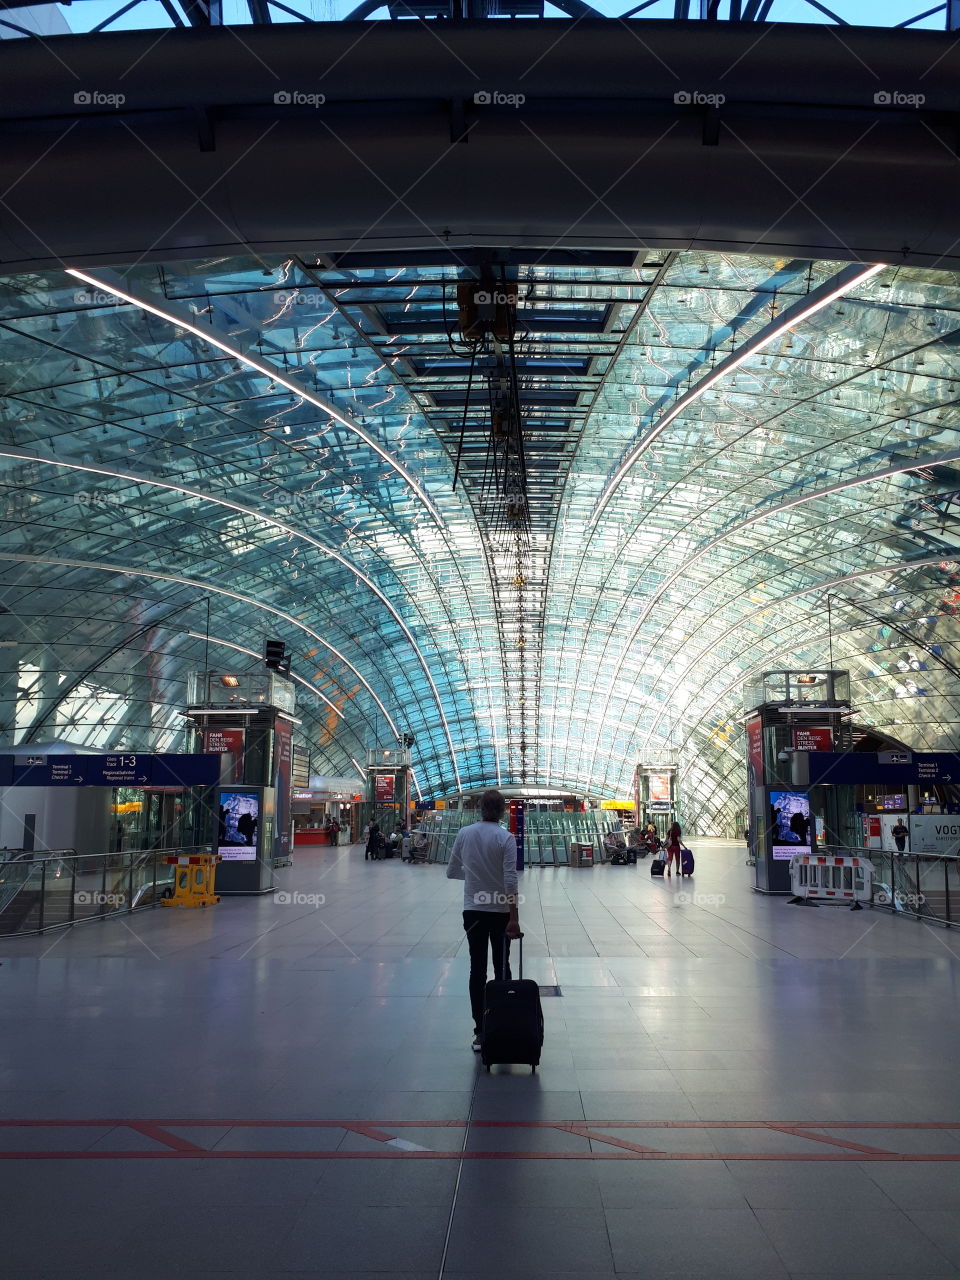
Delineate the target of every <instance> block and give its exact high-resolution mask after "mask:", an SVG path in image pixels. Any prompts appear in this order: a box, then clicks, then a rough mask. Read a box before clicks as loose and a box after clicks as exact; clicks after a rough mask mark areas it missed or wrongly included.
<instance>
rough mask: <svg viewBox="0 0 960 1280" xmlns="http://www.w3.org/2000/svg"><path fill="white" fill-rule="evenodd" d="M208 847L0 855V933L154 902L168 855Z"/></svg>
mask: <svg viewBox="0 0 960 1280" xmlns="http://www.w3.org/2000/svg"><path fill="white" fill-rule="evenodd" d="M4 852H6V851H4ZM16 852H18V853H21V852H23V851H16ZM211 852H212V846H211V845H209V844H202V845H172V846H169V847H165V848H160V849H128V850H124V851H123V852H120V853H117V852H106V853H87V854H78V853H75V852H73V851H72V850H71V851H70V852H69V853H66V851H64V850H45V851H37V852H36V853H32V851H31V856H30V857H22V856H18V857H16V858H12V859H4V860H3V861H0V935H2V936H5V937H11V936H26V935H31V934H37V933H45V932H46V931H47V929H54V928H64V927H68V926H70V925H74V924H82V923H86V922H87V921H88V920H105V919H108V918H109V917H110V916H114V915H129V914H131V913H132V912H134V911H143V910H145V909H146V908H147V907H151V908H152V907H155V906H156V905H157V903H158V902H159V901H160V899H161V896H163V895H162V894H161V892H160V891H161V888H162V887H163V886H165V885H166V884H167V883H168V882H169V883H172V880H173V873H174V868H173V866H172V865H170V863H169V862H168V859H169V858H171V857H173V856H183V855H186V854H196V853H211ZM117 860H119V862H118V861H117ZM11 877H12V879H11ZM8 881H9V883H8ZM28 895H29V896H28ZM54 908H56V910H54ZM78 908H80V909H81V910H80V911H79V912H78ZM83 908H91V909H90V910H87V911H84V910H83ZM51 917H53V918H51Z"/></svg>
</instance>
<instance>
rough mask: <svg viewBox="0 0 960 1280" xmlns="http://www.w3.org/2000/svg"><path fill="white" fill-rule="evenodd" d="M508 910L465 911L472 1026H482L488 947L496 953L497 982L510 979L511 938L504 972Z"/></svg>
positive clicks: (495, 970)
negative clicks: (504, 946) (504, 947)
mask: <svg viewBox="0 0 960 1280" xmlns="http://www.w3.org/2000/svg"><path fill="white" fill-rule="evenodd" d="M509 919H510V913H509V911H464V913H463V928H464V931H465V933H466V935H467V945H468V946H469V948H470V1008H471V1009H472V1010H473V1025H474V1027H475V1029H476V1030H477V1031H478V1032H479V1030H480V1028H481V1027H482V1026H483V989H484V987H485V986H486V985H487V948H488V947H489V948H490V950H491V951H492V952H493V976H494V977H495V978H496V979H497V981H498V982H499V981H501V980H502V979H503V978H505V977H506V978H509V977H510V939H509V938H508V939H507V968H506V973H504V969H503V941H504V938H503V935H504V932H505V931H506V928H507V921H508V920H509Z"/></svg>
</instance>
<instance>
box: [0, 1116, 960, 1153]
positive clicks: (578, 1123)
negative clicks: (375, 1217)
mask: <svg viewBox="0 0 960 1280" xmlns="http://www.w3.org/2000/svg"><path fill="white" fill-rule="evenodd" d="M465 1124H466V1122H465V1121H463V1120H394V1121H368V1120H195V1119H186V1120H131V1119H125V1120H102V1119H98V1120H0V1129H3V1128H7V1129H15V1128H30V1129H38V1128H43V1129H50V1130H53V1131H56V1130H57V1129H72V1128H77V1127H84V1128H92V1129H98V1128H102V1129H105V1130H108V1131H109V1130H111V1129H114V1130H120V1131H122V1130H124V1129H129V1130H132V1131H134V1132H136V1133H140V1134H142V1135H143V1136H144V1137H146V1138H149V1139H150V1140H152V1141H154V1142H156V1143H157V1144H158V1146H157V1150H155V1151H142V1150H137V1151H127V1150H124V1149H123V1148H122V1147H119V1146H118V1148H117V1149H115V1150H112V1151H111V1150H106V1149H103V1148H102V1147H99V1146H98V1147H97V1148H96V1149H91V1150H87V1151H59V1150H56V1149H52V1150H49V1151H0V1160H171V1159H174V1160H176V1159H193V1160H460V1159H466V1160H789V1161H811V1160H813V1161H816V1160H820V1161H834V1162H838V1161H840V1162H842V1161H854V1162H856V1161H860V1162H868V1161H902V1162H916V1161H939V1162H944V1163H951V1162H956V1161H960V1146H958V1149H957V1152H956V1153H955V1154H954V1153H943V1152H930V1153H926V1154H924V1153H909V1154H906V1153H901V1152H896V1151H891V1150H888V1149H885V1148H882V1147H873V1146H866V1145H864V1144H862V1143H858V1142H853V1141H851V1140H850V1139H849V1138H835V1137H832V1136H831V1135H830V1134H829V1133H822V1132H815V1130H830V1129H853V1130H859V1129H864V1130H870V1131H874V1132H876V1131H881V1132H882V1131H887V1132H889V1133H891V1134H895V1133H898V1132H919V1133H923V1132H927V1131H939V1130H948V1131H953V1130H958V1129H960V1121H952V1120H950V1121H917V1122H915V1123H911V1122H909V1121H877V1120H858V1121H842V1120H828V1121H815V1120H798V1121H794V1122H787V1121H772V1120H602V1121H600V1120H591V1121H587V1120H475V1121H473V1122H472V1123H471V1125H470V1128H471V1129H472V1130H480V1129H513V1130H520V1129H530V1130H538V1129H553V1130H557V1131H559V1132H562V1133H569V1134H573V1135H575V1136H577V1137H579V1138H581V1139H583V1141H584V1142H597V1143H603V1144H605V1145H606V1146H607V1147H615V1148H617V1150H614V1151H610V1150H606V1151H604V1150H600V1151H594V1150H588V1151H470V1150H468V1151H461V1150H459V1149H457V1150H453V1151H431V1150H413V1151H406V1150H403V1149H399V1148H396V1147H390V1148H389V1149H387V1144H388V1143H391V1142H392V1141H393V1140H394V1138H395V1136H396V1135H395V1133H394V1132H391V1130H394V1131H395V1130H403V1129H411V1128H416V1129H426V1130H429V1129H440V1130H444V1129H451V1128H456V1129H461V1130H462V1129H464V1127H465ZM212 1127H216V1128H230V1129H264V1128H266V1129H286V1128H292V1129H309V1128H316V1129H339V1130H341V1131H342V1132H343V1133H344V1134H346V1133H356V1134H361V1135H362V1136H364V1137H366V1138H369V1139H371V1140H373V1141H375V1142H379V1143H381V1144H382V1147H381V1149H380V1150H373V1151H342V1150H341V1151H282V1150H278V1151H273V1150H271V1151H256V1150H250V1151H216V1150H213V1151H210V1150H207V1149H206V1148H203V1147H200V1146H198V1145H197V1144H196V1143H193V1142H190V1141H189V1140H188V1139H186V1138H183V1137H180V1136H179V1135H178V1134H176V1133H172V1132H170V1131H171V1130H172V1129H178V1128H212ZM602 1129H650V1130H654V1131H657V1130H667V1129H701V1130H710V1129H717V1130H722V1129H743V1130H754V1129H763V1130H766V1131H767V1132H768V1133H779V1134H781V1135H783V1136H784V1137H785V1138H804V1139H807V1140H809V1141H810V1142H813V1143H820V1144H826V1145H828V1146H830V1147H834V1148H836V1147H840V1148H843V1150H842V1151H839V1152H838V1151H836V1150H830V1151H827V1150H820V1151H803V1152H801V1151H783V1152H768V1151H762V1152H761V1151H756V1152H744V1151H737V1152H714V1151H703V1152H681V1151H662V1150H659V1149H658V1148H655V1147H647V1146H643V1145H641V1144H639V1143H634V1142H629V1141H628V1140H627V1139H625V1138H621V1137H614V1136H613V1135H611V1134H604V1133H601V1132H599V1131H600V1130H602ZM51 1137H52V1135H51ZM54 1140H55V1139H54ZM116 1141H117V1142H118V1144H119V1143H120V1142H122V1141H123V1139H122V1135H121V1134H118V1136H117V1139H116Z"/></svg>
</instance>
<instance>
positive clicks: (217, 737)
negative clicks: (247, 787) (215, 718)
mask: <svg viewBox="0 0 960 1280" xmlns="http://www.w3.org/2000/svg"><path fill="white" fill-rule="evenodd" d="M244 733H245V730H243V729H204V731H203V750H204V752H205V753H206V754H208V755H209V754H215V755H218V756H220V785H221V786H223V787H228V786H230V785H231V783H235V782H240V781H241V779H242V778H243V741H244Z"/></svg>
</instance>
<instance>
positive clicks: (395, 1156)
mask: <svg viewBox="0 0 960 1280" xmlns="http://www.w3.org/2000/svg"><path fill="white" fill-rule="evenodd" d="M0 1160H728V1161H729V1160H782V1161H791V1162H797V1161H799V1162H804V1161H806V1162H810V1161H814V1162H816V1161H820V1162H828V1163H829V1162H832V1163H842V1162H844V1161H847V1162H853V1163H855V1164H857V1163H859V1164H871V1163H875V1162H880V1163H882V1162H889V1161H899V1162H902V1163H911V1162H912V1163H916V1162H918V1161H919V1162H926V1163H930V1162H939V1163H945V1164H949V1163H955V1162H957V1161H960V1150H958V1152H957V1154H956V1155H953V1154H950V1155H945V1154H943V1153H942V1152H934V1153H931V1154H929V1155H918V1154H916V1153H915V1152H911V1153H910V1154H909V1155H901V1154H898V1153H897V1152H890V1153H889V1154H887V1153H881V1154H880V1155H866V1154H860V1153H858V1152H846V1151H844V1152H837V1153H834V1152H832V1151H830V1152H827V1151H824V1152H819V1151H811V1152H796V1151H794V1152H776V1151H775V1152H770V1151H750V1152H748V1151H728V1152H723V1151H719V1152H718V1151H691V1152H688V1151H640V1152H633V1151H399V1150H397V1148H396V1147H391V1148H390V1149H389V1150H387V1149H384V1150H383V1151H204V1150H200V1151H169V1150H165V1151H103V1150H97V1151H0Z"/></svg>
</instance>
